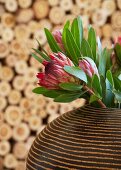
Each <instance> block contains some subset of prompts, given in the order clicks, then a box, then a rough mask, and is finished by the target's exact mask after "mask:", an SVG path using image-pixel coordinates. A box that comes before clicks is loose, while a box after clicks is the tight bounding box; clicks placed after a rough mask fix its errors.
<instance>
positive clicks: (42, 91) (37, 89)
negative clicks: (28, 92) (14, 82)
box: [32, 87, 48, 94]
mask: <svg viewBox="0 0 121 170" xmlns="http://www.w3.org/2000/svg"><path fill="white" fill-rule="evenodd" d="M47 91H48V90H47V89H46V88H44V87H36V88H35V89H33V90H32V92H33V93H37V94H44V93H45V92H47Z"/></svg>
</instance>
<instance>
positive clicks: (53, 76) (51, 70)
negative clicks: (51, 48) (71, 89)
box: [37, 52, 76, 89]
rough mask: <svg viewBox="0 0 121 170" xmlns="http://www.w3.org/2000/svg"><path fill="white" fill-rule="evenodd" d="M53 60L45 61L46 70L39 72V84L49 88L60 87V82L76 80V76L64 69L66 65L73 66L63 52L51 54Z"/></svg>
mask: <svg viewBox="0 0 121 170" xmlns="http://www.w3.org/2000/svg"><path fill="white" fill-rule="evenodd" d="M50 58H51V61H44V62H43V65H44V66H45V72H41V73H38V74H37V78H38V79H39V85H40V86H43V87H45V88H47V89H59V88H60V87H59V84H60V83H67V82H75V81H76V78H75V77H73V76H72V75H70V74H68V73H66V72H65V71H64V66H65V65H68V66H73V63H72V62H71V60H70V59H69V58H68V57H66V56H65V55H64V54H63V53H61V52H59V53H52V54H50Z"/></svg>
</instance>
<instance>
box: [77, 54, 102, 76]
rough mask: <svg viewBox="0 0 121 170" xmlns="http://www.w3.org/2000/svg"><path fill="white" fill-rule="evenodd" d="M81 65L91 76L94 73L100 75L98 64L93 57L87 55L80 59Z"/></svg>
mask: <svg viewBox="0 0 121 170" xmlns="http://www.w3.org/2000/svg"><path fill="white" fill-rule="evenodd" d="M79 67H80V68H81V69H82V70H83V71H84V72H85V73H86V74H87V75H88V76H89V77H92V76H93V75H94V74H96V75H97V76H99V73H98V69H97V67H96V64H95V63H94V61H93V60H92V59H91V58H88V57H85V58H84V59H82V60H80V61H79Z"/></svg>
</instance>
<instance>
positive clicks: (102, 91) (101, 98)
mask: <svg viewBox="0 0 121 170" xmlns="http://www.w3.org/2000/svg"><path fill="white" fill-rule="evenodd" d="M45 34H46V37H47V41H48V44H49V46H50V48H51V50H52V53H54V54H55V53H58V52H62V53H63V54H64V55H65V56H66V57H67V58H69V59H70V60H71V61H72V63H73V66H70V65H65V66H64V67H63V71H65V72H66V74H69V75H71V76H72V77H74V78H75V79H74V82H62V83H60V84H59V86H58V87H59V88H58V89H56V88H55V89H49V88H46V87H42V86H41V87H40V86H39V87H37V88H35V89H34V90H33V92H34V93H37V94H43V95H44V96H47V97H51V98H54V101H56V102H71V101H73V100H75V99H77V98H81V97H84V98H85V99H86V100H87V102H88V103H90V104H93V103H94V105H95V107H96V106H97V105H99V104H100V106H101V107H120V103H121V44H120V43H119V42H116V43H115V44H114V45H112V48H111V49H107V47H105V48H104V49H103V48H102V44H101V41H100V39H99V38H97V36H96V33H95V30H94V29H93V28H92V27H91V26H90V27H89V28H88V37H87V39H86V38H85V36H84V31H83V24H82V20H81V17H77V18H75V19H74V20H73V22H72V24H70V23H69V21H67V22H66V24H65V25H64V28H63V31H62V43H61V44H62V45H63V48H61V47H60V46H59V44H58V42H57V41H56V39H55V38H54V35H53V34H52V33H51V32H50V31H49V30H48V29H46V28H45ZM33 50H34V52H35V53H32V56H33V57H34V58H35V59H36V60H38V61H39V62H40V63H43V61H47V62H48V63H49V62H52V59H51V58H50V55H49V54H47V52H46V51H45V50H44V49H42V47H41V48H40V50H38V49H33ZM56 57H58V56H57V55H56ZM59 59H60V58H59ZM80 61H85V62H84V67H85V69H84V68H82V67H80V66H79V63H80ZM94 65H96V67H97V70H98V74H96V73H95V70H94V69H95V68H94ZM85 70H86V71H85ZM53 71H54V70H53ZM89 72H91V74H92V76H89V75H90V74H88V73H89ZM45 74H46V72H45ZM41 81H42V79H41ZM96 103H97V105H96Z"/></svg>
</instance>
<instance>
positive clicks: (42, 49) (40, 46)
mask: <svg viewBox="0 0 121 170" xmlns="http://www.w3.org/2000/svg"><path fill="white" fill-rule="evenodd" d="M36 41H37V43H38V45H39V48H40V49H41V51H43V52H44V53H45V54H46V55H47V56H48V57H49V55H48V53H47V52H46V51H45V50H44V48H43V47H42V45H41V44H40V42H39V41H38V40H37V39H36Z"/></svg>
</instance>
